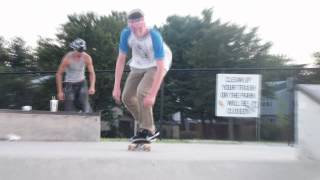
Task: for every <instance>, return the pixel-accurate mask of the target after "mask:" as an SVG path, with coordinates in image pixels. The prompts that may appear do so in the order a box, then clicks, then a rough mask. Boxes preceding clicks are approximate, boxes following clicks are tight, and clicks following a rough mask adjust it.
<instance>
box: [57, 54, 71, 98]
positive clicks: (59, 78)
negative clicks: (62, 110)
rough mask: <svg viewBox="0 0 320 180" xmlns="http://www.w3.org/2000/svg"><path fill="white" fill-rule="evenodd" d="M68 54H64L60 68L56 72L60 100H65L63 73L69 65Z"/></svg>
mask: <svg viewBox="0 0 320 180" xmlns="http://www.w3.org/2000/svg"><path fill="white" fill-rule="evenodd" d="M67 60H68V59H67V56H64V57H63V58H62V60H61V63H60V65H59V68H58V70H57V73H56V85H57V97H58V100H64V93H63V88H62V76H63V73H64V71H65V69H66V67H67V66H68V61H67Z"/></svg>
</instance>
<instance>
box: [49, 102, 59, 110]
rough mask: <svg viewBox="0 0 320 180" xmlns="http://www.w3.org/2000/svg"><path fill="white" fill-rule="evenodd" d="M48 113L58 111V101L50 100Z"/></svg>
mask: <svg viewBox="0 0 320 180" xmlns="http://www.w3.org/2000/svg"><path fill="white" fill-rule="evenodd" d="M50 111H51V112H57V111H58V100H56V99H52V100H50Z"/></svg>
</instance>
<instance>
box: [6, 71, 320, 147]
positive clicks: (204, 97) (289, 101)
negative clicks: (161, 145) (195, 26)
mask: <svg viewBox="0 0 320 180" xmlns="http://www.w3.org/2000/svg"><path fill="white" fill-rule="evenodd" d="M319 70H320V69H319V68H232V69H230V68H210V69H171V70H170V71H169V72H168V74H167V76H166V78H165V80H164V82H163V84H162V86H161V89H160V91H159V93H158V97H157V102H156V105H155V107H154V116H155V121H156V125H157V128H158V129H160V130H161V134H162V137H163V138H180V139H219V140H237V141H282V142H288V143H291V142H294V131H295V130H294V127H295V126H294V125H295V117H294V114H295V112H294V109H295V107H294V106H295V97H294V91H295V85H296V84H319V82H320V77H319V75H320V71H319ZM126 72H127V71H126ZM96 74H97V84H96V86H97V89H96V90H97V93H96V94H95V95H94V96H92V97H91V104H92V106H93V108H94V110H95V111H101V112H102V130H101V132H102V136H107V137H129V136H131V135H132V134H133V126H134V125H133V124H134V123H133V121H132V117H131V116H130V113H128V112H127V111H126V110H125V108H124V107H123V106H117V105H116V104H115V103H114V102H113V100H112V97H111V95H112V88H113V79H114V71H113V70H101V71H99V70H98V71H96ZM217 74H259V75H261V77H262V82H261V87H262V88H261V103H260V117H258V118H237V117H218V116H216V112H215V106H216V105H215V98H216V75H217ZM0 75H1V77H0V79H1V85H0V108H2V109H21V107H22V106H23V105H31V106H32V107H33V109H34V110H49V100H50V98H51V97H52V96H53V95H55V93H56V86H55V76H54V75H55V72H53V71H46V72H44V71H41V72H40V71H39V72H6V73H0ZM124 80H125V77H124V78H123V81H124ZM62 109H63V104H60V110H62Z"/></svg>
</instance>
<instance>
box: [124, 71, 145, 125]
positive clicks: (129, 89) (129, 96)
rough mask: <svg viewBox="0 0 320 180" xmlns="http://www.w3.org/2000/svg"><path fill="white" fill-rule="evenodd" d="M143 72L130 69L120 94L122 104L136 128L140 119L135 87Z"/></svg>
mask: <svg viewBox="0 0 320 180" xmlns="http://www.w3.org/2000/svg"><path fill="white" fill-rule="evenodd" d="M143 72H144V71H141V70H136V69H132V70H131V71H130V73H129V75H128V77H127V80H126V83H125V85H124V88H123V93H122V102H123V103H124V105H125V106H126V108H127V109H128V110H129V111H130V113H131V114H132V116H133V118H134V120H135V121H136V122H137V123H138V126H139V124H140V121H141V117H140V109H139V104H138V98H137V87H138V85H139V83H140V81H141V79H142V77H143Z"/></svg>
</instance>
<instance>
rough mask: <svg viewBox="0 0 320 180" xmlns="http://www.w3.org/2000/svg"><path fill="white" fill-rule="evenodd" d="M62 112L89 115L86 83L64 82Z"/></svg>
mask: <svg viewBox="0 0 320 180" xmlns="http://www.w3.org/2000/svg"><path fill="white" fill-rule="evenodd" d="M63 90H64V110H65V111H79V110H80V111H82V112H85V113H91V112H92V109H91V106H90V103H89V94H88V85H87V81H85V80H84V81H81V82H76V83H71V82H64V83H63Z"/></svg>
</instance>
